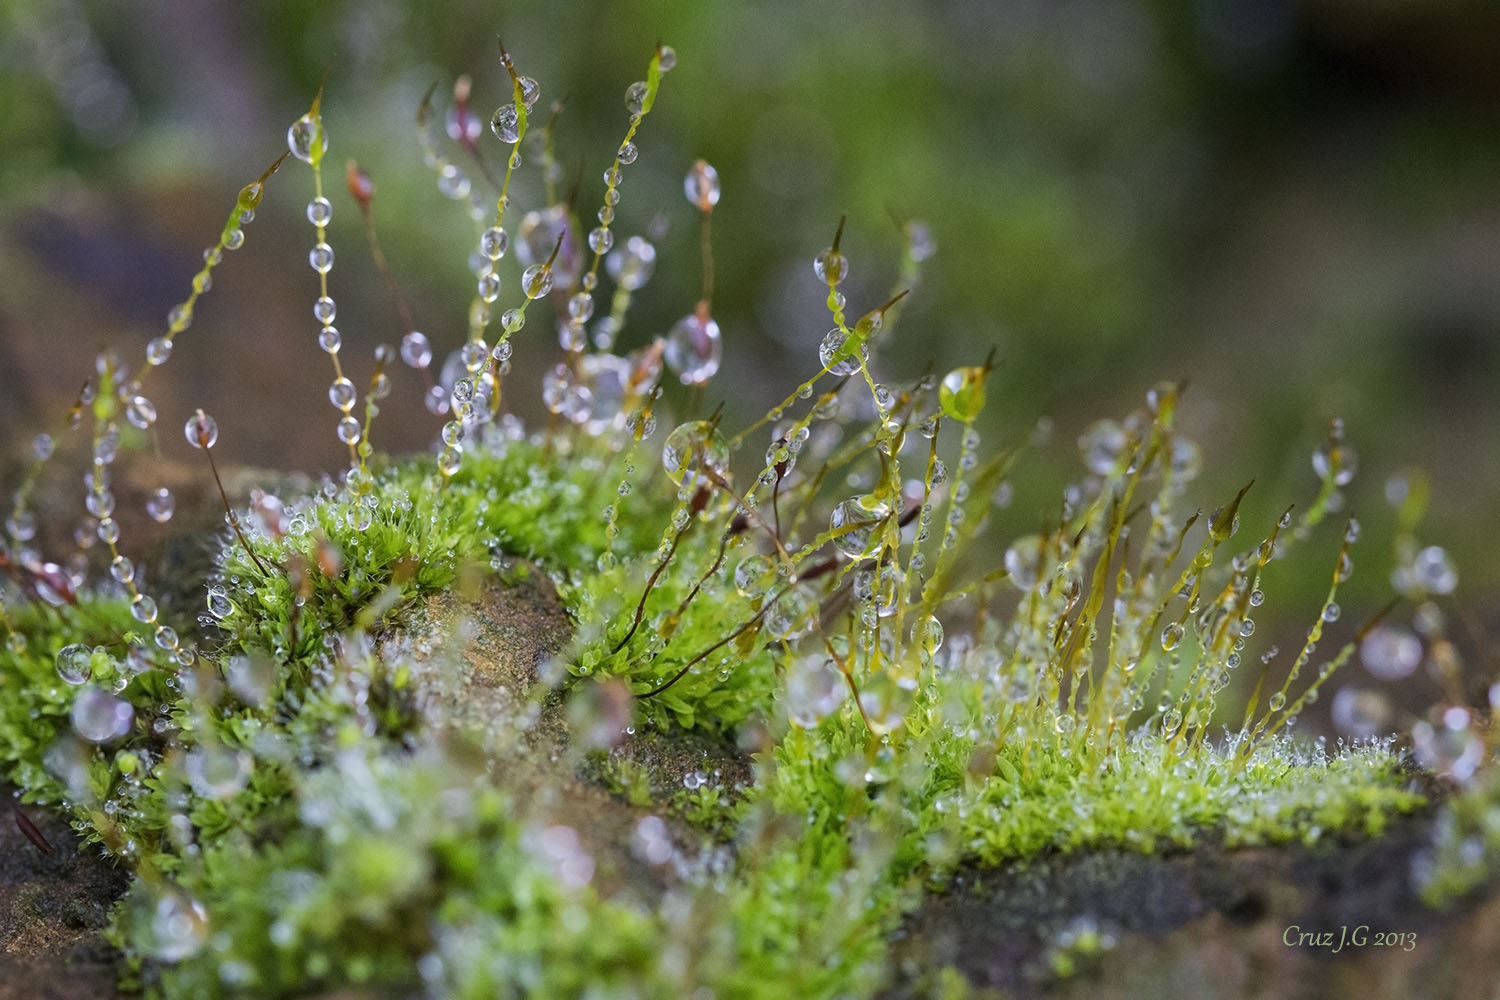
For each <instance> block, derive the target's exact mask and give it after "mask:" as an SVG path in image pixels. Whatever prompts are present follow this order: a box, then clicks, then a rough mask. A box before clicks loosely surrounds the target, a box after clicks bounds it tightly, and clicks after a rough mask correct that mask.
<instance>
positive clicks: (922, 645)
mask: <svg viewBox="0 0 1500 1000" xmlns="http://www.w3.org/2000/svg"><path fill="white" fill-rule="evenodd" d="M912 632H913V635H912V639H913V640H914V641H915V642H916V645H917V648H918V649H919V650H921V652H922V655H923V656H925V657H926V658H928V659H931V658H932V657H933V656H934V655H936V654H937V651H938V650H939V649H942V648H943V623H942V622H940V621H938V620H937V619H936V618H934V617H933V616H931V615H928V616H927V618H926V620H925V621H920V622H918V623H917V624H916V625H915V626H914V627H913V629H912Z"/></svg>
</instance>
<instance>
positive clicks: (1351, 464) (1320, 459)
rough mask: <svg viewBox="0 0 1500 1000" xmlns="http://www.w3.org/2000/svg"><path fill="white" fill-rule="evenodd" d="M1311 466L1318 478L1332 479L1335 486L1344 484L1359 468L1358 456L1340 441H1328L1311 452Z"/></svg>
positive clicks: (1350, 479)
mask: <svg viewBox="0 0 1500 1000" xmlns="http://www.w3.org/2000/svg"><path fill="white" fill-rule="evenodd" d="M1312 467H1313V471H1314V472H1316V473H1317V474H1318V478H1319V479H1325V480H1326V479H1332V480H1333V483H1334V485H1335V486H1345V485H1347V484H1348V483H1350V482H1351V481H1353V479H1354V473H1355V472H1357V471H1358V470H1359V456H1358V455H1356V454H1355V452H1354V449H1353V448H1351V447H1349V446H1348V445H1347V444H1344V443H1343V442H1342V441H1330V442H1328V443H1325V444H1324V445H1322V446H1321V447H1320V448H1318V450H1317V451H1315V452H1313V456H1312Z"/></svg>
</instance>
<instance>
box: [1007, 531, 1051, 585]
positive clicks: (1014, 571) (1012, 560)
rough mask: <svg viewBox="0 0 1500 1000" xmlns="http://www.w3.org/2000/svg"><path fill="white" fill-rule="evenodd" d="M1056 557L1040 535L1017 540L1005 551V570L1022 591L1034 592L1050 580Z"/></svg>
mask: <svg viewBox="0 0 1500 1000" xmlns="http://www.w3.org/2000/svg"><path fill="white" fill-rule="evenodd" d="M1056 560H1057V556H1056V553H1055V552H1054V551H1053V549H1052V546H1051V545H1049V544H1048V543H1047V541H1046V540H1045V539H1043V538H1042V536H1040V535H1027V536H1026V537H1024V538H1018V539H1016V540H1015V541H1014V542H1012V543H1011V546H1010V548H1008V549H1006V550H1005V569H1006V572H1007V573H1008V574H1009V575H1010V580H1011V582H1012V583H1014V584H1015V585H1016V586H1017V587H1020V588H1021V589H1022V590H1034V589H1036V588H1037V587H1038V586H1039V585H1040V584H1043V583H1045V582H1047V581H1048V580H1050V579H1051V577H1052V571H1053V569H1054V567H1055V566H1056Z"/></svg>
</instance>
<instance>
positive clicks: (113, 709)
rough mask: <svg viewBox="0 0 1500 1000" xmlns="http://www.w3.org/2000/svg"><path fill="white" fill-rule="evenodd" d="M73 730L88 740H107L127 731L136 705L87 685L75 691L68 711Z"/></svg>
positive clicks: (100, 741)
mask: <svg viewBox="0 0 1500 1000" xmlns="http://www.w3.org/2000/svg"><path fill="white" fill-rule="evenodd" d="M70 718H71V720H72V723H73V731H74V732H75V733H77V734H78V735H79V737H80V738H82V739H85V740H87V741H88V742H90V743H109V742H111V741H112V740H117V739H119V738H120V737H122V736H124V735H125V734H126V733H128V732H130V726H131V723H132V722H134V721H135V708H134V707H132V706H131V704H130V702H128V701H125V700H123V699H121V698H116V697H115V696H114V695H112V694H110V693H109V692H108V691H105V690H103V689H102V688H96V687H86V688H84V689H83V690H82V691H79V692H78V697H77V698H76V699H74V701H73V711H72V712H71V714H70Z"/></svg>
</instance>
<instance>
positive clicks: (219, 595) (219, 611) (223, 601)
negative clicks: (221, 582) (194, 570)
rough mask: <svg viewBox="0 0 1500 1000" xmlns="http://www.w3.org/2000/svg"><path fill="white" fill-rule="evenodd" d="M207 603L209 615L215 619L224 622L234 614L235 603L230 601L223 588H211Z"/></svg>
mask: <svg viewBox="0 0 1500 1000" xmlns="http://www.w3.org/2000/svg"><path fill="white" fill-rule="evenodd" d="M207 603H208V613H209V614H211V615H213V616H214V617H215V618H218V619H220V620H223V619H225V618H228V617H229V616H230V615H232V614H234V602H233V601H231V600H230V599H229V595H228V594H227V593H226V592H225V590H224V588H223V587H220V586H217V585H215V586H212V587H209V588H208V599H207Z"/></svg>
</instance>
